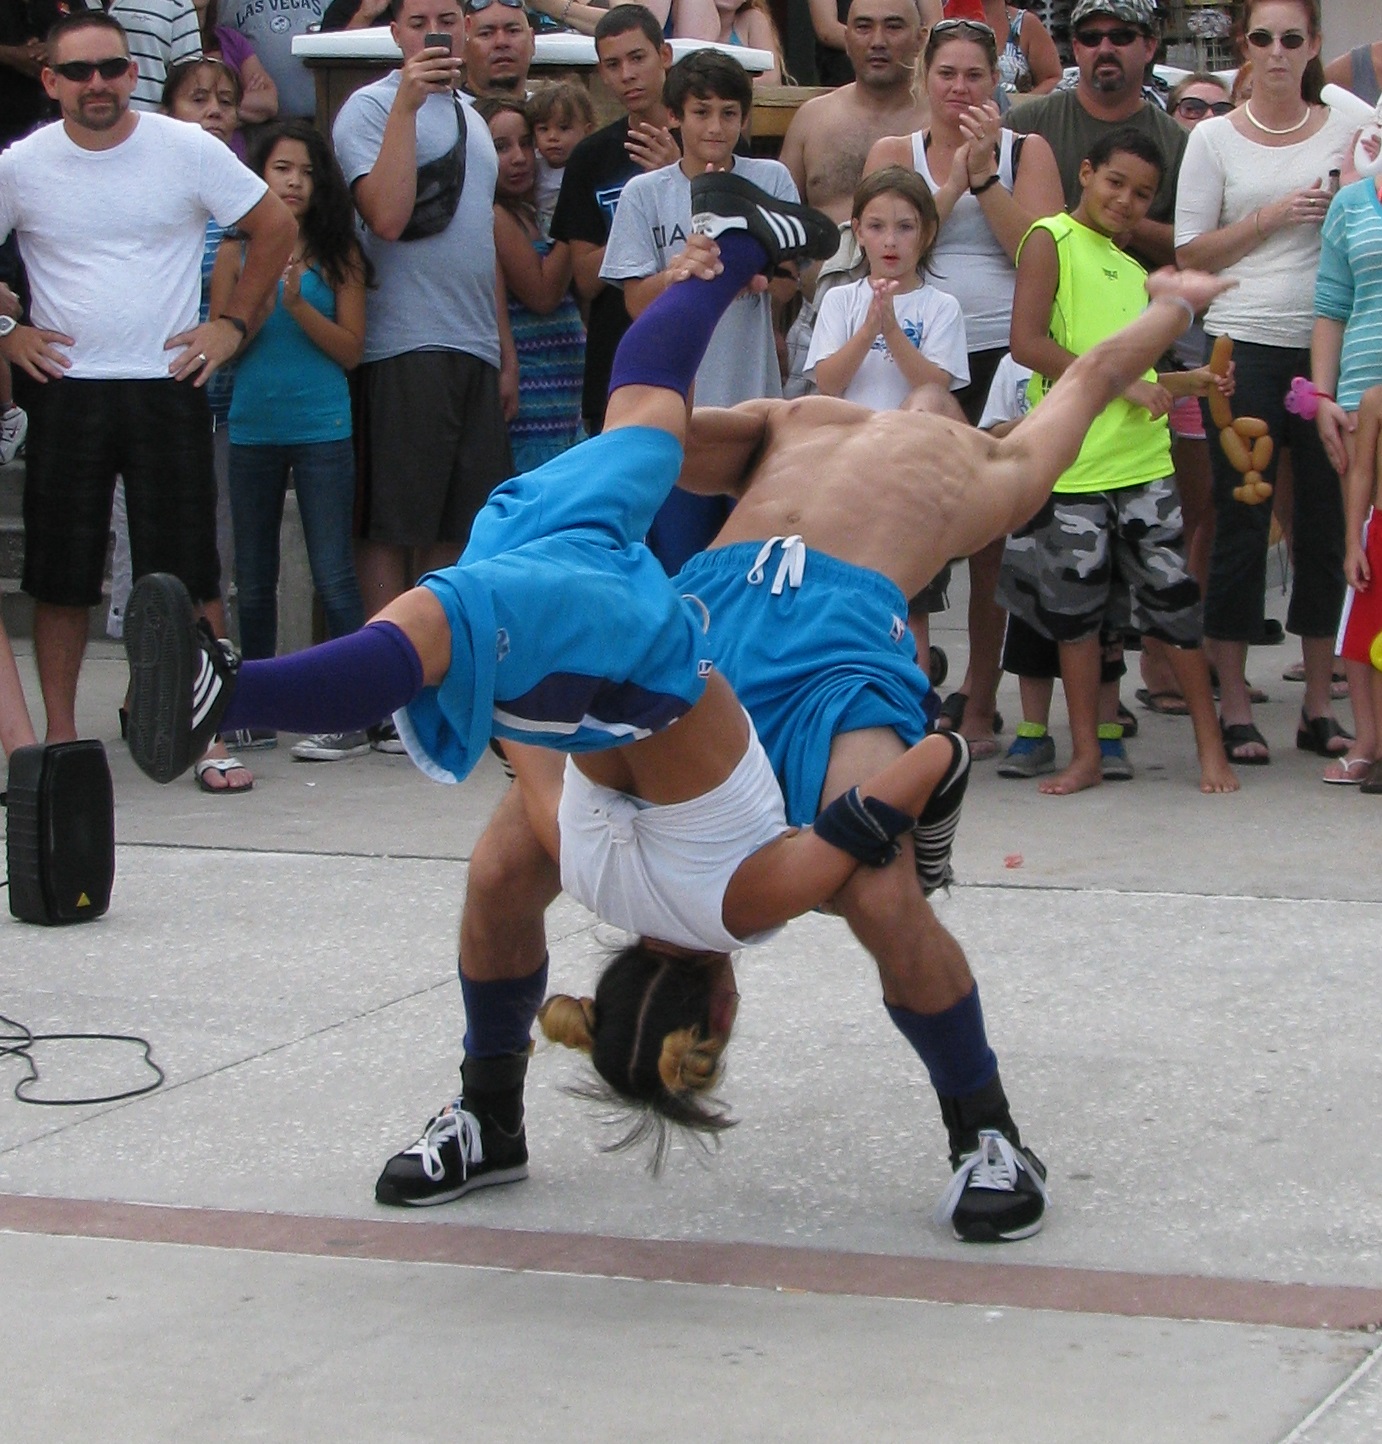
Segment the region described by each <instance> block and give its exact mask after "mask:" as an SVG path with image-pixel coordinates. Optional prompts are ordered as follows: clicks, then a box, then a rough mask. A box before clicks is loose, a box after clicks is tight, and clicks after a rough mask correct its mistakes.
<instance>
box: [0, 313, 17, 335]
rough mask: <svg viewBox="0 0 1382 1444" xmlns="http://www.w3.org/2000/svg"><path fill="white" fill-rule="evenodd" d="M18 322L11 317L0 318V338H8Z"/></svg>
mask: <svg viewBox="0 0 1382 1444" xmlns="http://www.w3.org/2000/svg"><path fill="white" fill-rule="evenodd" d="M17 325H19V322H18V321H16V320H15V319H14V317H13V316H0V337H3V336H8V335H9V334H10V332H11V331H13V330H14V328H15V327H16V326H17Z"/></svg>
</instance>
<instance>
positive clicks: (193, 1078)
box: [0, 975, 456, 1158]
mask: <svg viewBox="0 0 1382 1444" xmlns="http://www.w3.org/2000/svg"><path fill="white" fill-rule="evenodd" d="M455 986H456V981H455V977H454V975H448V976H447V977H445V978H442V979H440V980H439V981H437V982H435V983H429V984H428V985H427V986H426V987H425V988H415V989H414V990H413V991H412V992H411V993H400V994H399V995H398V996H397V997H396V998H389V999H388V1000H387V1001H386V1002H383V1003H380V1004H378V1005H377V1006H376V1007H373V1008H366V1009H365V1010H364V1012H362V1013H352V1014H351V1015H350V1017H348V1018H336V1019H334V1020H333V1021H332V1022H330V1023H325V1024H323V1025H322V1026H321V1027H320V1028H313V1029H311V1030H310V1031H309V1032H306V1033H301V1034H299V1035H298V1036H297V1037H295V1038H285V1039H283V1041H282V1042H280V1043H273V1044H271V1045H270V1046H269V1047H267V1048H261V1049H260V1050H259V1052H257V1053H246V1054H245V1055H244V1057H242V1058H231V1059H229V1060H228V1061H227V1062H225V1063H222V1064H220V1065H219V1066H218V1067H216V1068H208V1069H207V1070H206V1071H205V1072H204V1073H193V1074H190V1075H189V1076H188V1077H186V1078H179V1079H177V1080H176V1081H175V1080H173V1079H172V1078H168V1079H167V1081H166V1082H165V1083H164V1084H163V1086H162V1087H161V1088H160V1089H159V1090H158V1093H159V1095H163V1094H168V1093H176V1092H178V1091H179V1090H180V1089H182V1088H186V1087H188V1086H190V1085H191V1084H193V1083H202V1082H204V1081H205V1080H206V1079H208V1078H215V1077H216V1076H217V1075H218V1074H221V1073H228V1072H230V1071H231V1069H233V1068H243V1067H244V1066H245V1064H246V1063H257V1062H259V1061H260V1060H261V1059H263V1058H272V1057H273V1055H274V1054H275V1053H281V1052H283V1050H284V1049H285V1048H296V1047H297V1046H298V1044H299V1043H306V1042H308V1041H310V1040H311V1039H313V1038H321V1037H324V1036H325V1035H326V1034H327V1033H334V1032H335V1031H336V1029H337V1028H345V1027H348V1026H349V1025H350V1024H351V1023H359V1022H361V1021H362V1020H364V1019H366V1018H373V1017H374V1016H375V1015H376V1014H379V1013H386V1012H388V1010H389V1009H390V1008H396V1007H397V1006H398V1005H399V1004H400V1003H411V1002H412V1001H413V1000H414V999H415V998H424V997H426V996H427V995H428V994H429V993H435V992H439V991H440V990H441V989H443V988H453V987H455ZM153 1096H154V1095H152V1094H147V1095H145V1097H149V1098H152V1097H153ZM142 1102H144V1097H141V1098H131V1099H130V1100H129V1101H128V1102H126V1103H117V1104H115V1105H114V1106H113V1107H110V1108H100V1109H97V1110H96V1111H95V1112H92V1113H88V1114H85V1115H84V1116H83V1117H81V1118H74V1119H73V1120H72V1121H71V1122H70V1123H68V1124H65V1125H62V1126H60V1127H57V1128H50V1129H48V1130H47V1131H46V1132H43V1133H36V1134H34V1135H33V1136H32V1137H30V1138H23V1139H20V1140H19V1141H18V1142H17V1143H11V1144H9V1145H8V1146H7V1147H4V1148H0V1158H4V1157H5V1156H6V1155H7V1154H10V1153H15V1152H17V1151H18V1150H19V1149H21V1148H28V1147H29V1146H30V1145H31V1144H34V1143H42V1142H44V1141H45V1140H46V1139H49V1138H53V1137H56V1136H57V1135H58V1134H59V1133H66V1132H68V1131H69V1130H70V1129H73V1128H80V1127H82V1125H83V1124H86V1123H89V1122H91V1121H92V1120H93V1119H95V1118H104V1117H105V1116H106V1114H108V1113H118V1112H119V1111H120V1110H121V1109H123V1108H128V1107H129V1106H130V1105H131V1104H134V1103H142Z"/></svg>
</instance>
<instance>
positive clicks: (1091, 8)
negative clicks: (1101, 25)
mask: <svg viewBox="0 0 1382 1444" xmlns="http://www.w3.org/2000/svg"><path fill="white" fill-rule="evenodd" d="M1091 15H1112V16H1113V18H1114V19H1115V20H1124V21H1126V22H1127V23H1128V24H1129V25H1140V26H1141V27H1142V28H1143V29H1144V30H1146V31H1148V32H1150V33H1152V34H1155V33H1156V0H1075V8H1074V9H1073V10H1072V11H1071V12H1070V24H1071V26H1072V27H1074V26H1076V25H1078V24H1079V23H1080V21H1081V20H1087V19H1088V18H1089V17H1090V16H1091Z"/></svg>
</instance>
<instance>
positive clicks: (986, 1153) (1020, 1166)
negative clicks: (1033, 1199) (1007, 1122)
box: [935, 1128, 1051, 1223]
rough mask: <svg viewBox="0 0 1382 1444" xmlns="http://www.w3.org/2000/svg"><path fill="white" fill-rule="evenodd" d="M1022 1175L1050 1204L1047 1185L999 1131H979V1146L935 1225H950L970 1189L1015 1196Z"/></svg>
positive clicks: (966, 1160)
mask: <svg viewBox="0 0 1382 1444" xmlns="http://www.w3.org/2000/svg"><path fill="white" fill-rule="evenodd" d="M1019 1173H1025V1174H1026V1175H1027V1177H1028V1178H1030V1179H1031V1180H1032V1182H1033V1183H1035V1184H1036V1186H1037V1192H1038V1193H1040V1194H1041V1196H1042V1198H1043V1199H1044V1200H1045V1201H1046V1202H1047V1203H1050V1201H1051V1196H1050V1194H1048V1193H1047V1192H1046V1181H1045V1179H1043V1178H1042V1176H1041V1175H1040V1174H1039V1173H1038V1172H1037V1171H1036V1170H1035V1169H1034V1168H1032V1167H1031V1166H1030V1165H1029V1164H1028V1162H1027V1160H1026V1159H1025V1158H1024V1157H1023V1156H1022V1154H1020V1153H1019V1152H1018V1151H1017V1149H1015V1148H1014V1147H1013V1146H1012V1144H1011V1143H1009V1142H1008V1140H1007V1139H1006V1138H1004V1137H1003V1135H1002V1134H1001V1133H999V1132H998V1130H997V1129H995V1128H981V1129H980V1130H979V1146H978V1148H976V1149H975V1150H974V1152H973V1153H969V1154H966V1155H965V1157H964V1158H962V1159H961V1160H960V1166H959V1167H958V1168H957V1169H956V1170H955V1176H954V1177H953V1178H952V1179H951V1180H950V1187H949V1188H947V1189H946V1190H945V1193H944V1194H942V1196H941V1201H940V1202H939V1203H938V1204H937V1205H936V1212H935V1221H936V1222H937V1223H949V1222H950V1220H951V1218H952V1217H953V1216H954V1213H955V1209H956V1207H957V1206H958V1204H959V1202H960V1198H961V1196H962V1195H963V1193H964V1191H965V1189H966V1188H986V1189H989V1190H991V1191H992V1192H994V1193H1011V1192H1012V1191H1013V1190H1014V1189H1015V1188H1016V1187H1017V1179H1018V1175H1019Z"/></svg>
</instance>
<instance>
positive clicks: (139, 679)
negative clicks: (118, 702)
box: [125, 572, 240, 782]
mask: <svg viewBox="0 0 1382 1444" xmlns="http://www.w3.org/2000/svg"><path fill="white" fill-rule="evenodd" d="M125 653H126V655H127V657H128V658H129V664H130V684H131V686H130V728H129V743H130V754H131V756H132V757H133V758H134V760H135V762H137V763H138V764H139V767H140V769H141V770H142V771H144V772H146V773H148V775H149V776H150V777H152V778H153V779H154V781H155V782H171V781H172V780H173V779H174V778H175V777H180V776H181V775H182V774H183V773H184V772H186V771H187V769H188V768H189V767H190V766H191V765H192V764H193V763H194V762H196V761H197V759H198V758H199V757H201V756H202V754H203V753H204V752H205V751H206V749H207V748H208V747H209V746H210V745H211V742H212V739H213V738H214V737H215V736H216V732H217V730H218V728H219V725H220V721H221V718H222V717H223V716H225V711H226V707H227V705H228V704H229V702H230V696H231V693H232V691H233V690H234V688H235V673H236V672H237V670H238V669H239V666H240V659H239V657H238V656H237V655H236V653H235V649H234V648H233V647H232V646H231V644H230V643H229V642H222V641H218V640H217V639H216V636H215V634H214V633H213V632H212V630H211V628H210V626H208V624H207V623H206V621H205V620H198V618H197V614H196V610H195V609H194V607H193V606H192V598H191V597H190V596H189V595H188V593H187V588H186V587H185V586H183V584H182V583H181V582H180V581H179V580H178V579H177V578H176V577H174V576H169V575H168V573H166V572H150V573H149V574H148V576H144V577H140V579H139V580H138V581H137V582H136V583H135V585H134V590H133V591H132V592H131V593H130V600H129V605H128V606H127V607H126V609H125Z"/></svg>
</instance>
